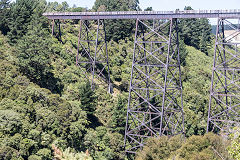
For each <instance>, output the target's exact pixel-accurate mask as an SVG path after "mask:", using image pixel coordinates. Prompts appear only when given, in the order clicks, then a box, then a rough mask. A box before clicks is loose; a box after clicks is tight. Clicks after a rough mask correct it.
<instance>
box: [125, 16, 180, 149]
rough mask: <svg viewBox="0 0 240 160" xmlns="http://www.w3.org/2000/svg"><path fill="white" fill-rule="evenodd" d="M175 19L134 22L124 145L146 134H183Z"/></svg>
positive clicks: (132, 145) (138, 144)
mask: <svg viewBox="0 0 240 160" xmlns="http://www.w3.org/2000/svg"><path fill="white" fill-rule="evenodd" d="M177 23H178V22H177V19H169V20H144V21H143V20H139V19H137V21H136V32H135V41H134V43H135V45H134V54H133V62H132V72H131V80H130V88H129V99H128V109H127V119H126V128H125V148H126V152H127V153H136V151H137V150H138V149H141V148H142V147H143V145H144V144H145V142H146V138H148V137H158V136H162V135H176V134H181V133H184V117H183V104H182V83H181V68H180V56H179V40H178V28H177Z"/></svg>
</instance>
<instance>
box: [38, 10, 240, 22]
mask: <svg viewBox="0 0 240 160" xmlns="http://www.w3.org/2000/svg"><path fill="white" fill-rule="evenodd" d="M43 15H44V16H46V17H48V18H49V19H85V20H94V19H170V18H240V9H233V10H185V11H177V10H176V11H118V12H50V13H44V14H43Z"/></svg>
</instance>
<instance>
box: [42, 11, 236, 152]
mask: <svg viewBox="0 0 240 160" xmlns="http://www.w3.org/2000/svg"><path fill="white" fill-rule="evenodd" d="M44 16H46V17H48V18H49V19H52V20H53V25H52V26H53V28H54V20H60V19H77V20H80V26H79V37H78V49H77V56H76V64H77V65H78V66H80V68H81V69H82V70H83V73H85V75H86V78H88V79H89V78H90V77H88V76H87V73H91V81H92V83H91V84H92V88H94V79H95V78H97V77H100V79H103V80H104V81H105V82H107V84H109V85H110V73H109V62H108V50H107V42H106V34H105V24H104V20H106V19H135V20H136V30H135V40H134V53H133V59H132V69H131V79H130V87H129V99H128V109H127V118H126V128H125V145H126V152H127V153H136V151H137V150H138V149H139V148H142V147H143V146H144V144H145V142H146V138H148V137H153V136H155V137H157V136H162V135H169V136H171V135H176V134H184V115H183V103H182V82H181V66H180V54H181V53H180V52H179V36H178V19H181V18H217V19H218V22H217V30H216V39H215V53H214V61H213V67H212V78H211V79H212V80H211V88H210V101H209V111H208V119H207V131H215V132H224V133H228V132H229V131H230V130H231V129H232V128H233V127H234V126H237V125H239V120H240V117H239V115H240V48H239V46H238V45H240V43H234V42H233V41H232V39H234V38H235V37H237V36H239V34H240V24H239V23H238V24H237V25H236V24H232V23H231V21H229V19H238V20H239V19H240V10H187V11H164V12H162V11H160V12H159V11H157V12H156V11H126V12H125V11H121V12H74V13H73V12H64V13H44ZM238 22H239V21H238ZM226 26H228V28H231V30H233V32H232V34H231V35H227V36H226V35H225V29H224V28H225V27H226ZM199 87H201V86H199Z"/></svg>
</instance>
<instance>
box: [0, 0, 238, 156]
mask: <svg viewBox="0 0 240 160" xmlns="http://www.w3.org/2000/svg"><path fill="white" fill-rule="evenodd" d="M143 9H144V8H143ZM143 9H142V10H143ZM185 9H191V7H186V8H185ZM117 10H124V11H125V10H141V9H140V7H139V3H138V0H130V1H125V0H117V1H112V0H96V2H95V5H94V6H93V9H91V10H88V11H117ZM147 10H151V7H149V8H147ZM48 11H71V12H82V11H86V8H82V7H76V6H75V7H70V6H69V5H68V4H67V2H63V3H61V4H60V3H57V2H51V3H47V2H46V1H45V0H16V2H11V3H10V1H9V0H1V1H0V32H1V33H0V159H3V160H23V159H29V160H51V159H53V157H55V158H56V159H59V160H67V159H72V160H75V159H76V160H77V159H97V160H98V159H99V160H104V159H109V160H115V159H126V157H125V155H124V130H125V129H124V127H125V121H126V110H127V101H128V86H129V81H130V73H131V63H132V54H133V48H134V26H135V24H134V21H128V20H120V21H117V20H109V21H107V23H106V24H107V26H106V31H107V41H108V53H109V62H110V74H111V81H112V82H113V84H114V85H113V86H114V89H113V91H114V92H113V94H109V93H108V92H107V89H106V87H105V86H104V85H97V86H96V89H95V90H92V89H91V85H90V82H88V80H86V78H85V77H84V76H83V73H82V72H81V70H80V69H79V67H78V66H76V65H75V56H76V53H77V43H78V31H79V27H78V23H79V21H77V20H64V21H61V26H62V28H61V37H60V34H59V32H58V30H57V28H55V31H56V32H55V35H54V36H52V35H51V26H50V25H51V22H50V21H49V20H48V19H47V18H46V17H43V16H42V14H43V13H44V12H48ZM56 23H59V22H56ZM190 24H191V25H190ZM55 27H56V26H55ZM179 29H180V37H181V40H180V41H181V44H180V46H181V60H182V63H181V64H182V66H181V67H182V72H183V73H182V81H183V96H184V102H183V106H184V113H185V130H186V138H183V137H181V136H176V137H173V138H172V139H168V137H161V138H159V139H150V140H149V142H148V143H147V145H146V147H145V148H144V149H143V151H142V152H141V151H139V153H138V154H137V156H136V157H137V159H144V160H145V159H146V160H147V159H151V158H152V159H167V158H170V157H175V158H179V159H204V160H207V159H221V156H219V155H218V154H220V155H222V156H223V157H225V158H226V159H227V158H229V159H230V156H231V157H233V158H235V159H237V158H239V156H240V155H239V149H240V145H239V140H240V138H239V137H240V136H239V134H238V133H239V130H237V129H236V132H235V134H234V133H233V134H232V141H231V140H230V139H223V138H222V137H220V136H217V135H214V134H213V133H210V134H207V135H205V133H206V125H207V109H208V103H209V89H210V81H211V66H212V62H213V41H214V38H213V36H212V35H211V25H210V24H209V22H208V20H207V19H187V20H181V21H180V22H179ZM189 137H190V138H189ZM175 142H176V145H175ZM156 144H157V146H156ZM159 146H162V147H159ZM191 147H192V148H191ZM169 148H170V149H169ZM226 148H228V150H229V153H230V154H229V155H228V151H227V150H226ZM198 153H201V154H198ZM151 156H153V157H151ZM154 156H155V157H154ZM159 157H160V158H159Z"/></svg>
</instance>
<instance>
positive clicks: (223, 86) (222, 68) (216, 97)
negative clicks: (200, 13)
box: [207, 18, 240, 134]
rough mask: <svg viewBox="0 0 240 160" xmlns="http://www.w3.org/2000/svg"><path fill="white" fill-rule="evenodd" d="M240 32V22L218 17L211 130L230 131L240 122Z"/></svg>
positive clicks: (210, 117) (212, 88)
mask: <svg viewBox="0 0 240 160" xmlns="http://www.w3.org/2000/svg"><path fill="white" fill-rule="evenodd" d="M225 26H228V27H230V28H232V30H234V31H233V33H232V34H230V35H228V36H226V35H225V29H224V27H225ZM239 34H240V24H238V25H234V24H232V23H231V22H229V21H227V20H226V19H222V18H219V19H218V24H217V31H216V42H215V55H214V64H213V69H212V84H211V90H210V101H209V111H208V125H207V131H214V132H222V133H224V134H225V133H229V132H230V131H231V129H232V128H233V127H235V126H238V125H239V122H240V48H239V47H240V43H232V39H233V38H235V37H237V36H238V35H239Z"/></svg>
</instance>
